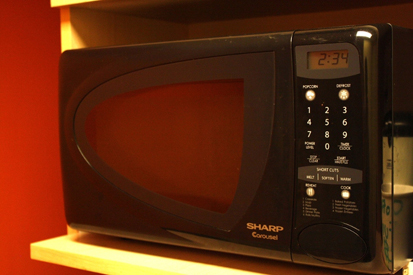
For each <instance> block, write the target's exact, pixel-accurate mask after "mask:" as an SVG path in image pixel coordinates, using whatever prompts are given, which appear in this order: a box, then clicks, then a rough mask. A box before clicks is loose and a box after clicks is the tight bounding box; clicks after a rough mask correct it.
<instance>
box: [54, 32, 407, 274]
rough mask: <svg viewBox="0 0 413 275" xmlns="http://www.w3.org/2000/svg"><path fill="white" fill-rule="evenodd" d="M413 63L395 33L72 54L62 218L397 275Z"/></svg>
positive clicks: (95, 228) (66, 77) (133, 234)
mask: <svg viewBox="0 0 413 275" xmlns="http://www.w3.org/2000/svg"><path fill="white" fill-rule="evenodd" d="M412 64H413V32H412V30H408V29H404V28H401V27H395V26H392V25H390V24H380V25H365V26H347V27H334V28H326V29H318V30H303V31H290V32H276V33H267V34H257V35H245V36H233V37H223V38H211V39H201V40H188V41H177V42H166V43H154V44H143V45H129V46H117V47H106V48H90V49H78V50H70V51H66V52H64V53H63V54H62V57H61V61H60V73H59V83H60V84H59V85H60V87H59V96H60V98H59V101H60V102H59V104H60V138H61V140H60V144H61V162H62V174H63V189H64V201H65V212H66V218H67V222H68V224H69V226H70V227H73V228H75V229H79V230H84V231H89V232H96V233H103V234H109V235H114V236H120V237H126V238H132V239H138V240H147V241H152V242H159V243H164V244H173V245H179V246H185V247H193V248H200V249H207V250H216V251H222V252H231V253H238V254H243V255H251V256H258V257H265V258H271V259H278V260H283V261H292V262H295V263H300V264H309V265H317V266H323V267H330V268H336V269H343V270H350V271H357V272H364V273H395V272H397V271H398V270H400V269H401V268H403V267H404V266H406V265H407V264H408V263H409V262H410V260H411V258H412V257H413V253H412V252H413V251H412V249H411V248H413V246H412V243H413V242H412V240H411V235H412V233H413V227H412V224H413V173H412V172H411V171H412V166H413V161H410V159H413V138H412V137H413V130H412V129H413V127H412V120H413V119H412V118H413V114H412V111H413V92H412V87H413V74H412V72H413V70H412ZM410 164H411V166H409V165H410Z"/></svg>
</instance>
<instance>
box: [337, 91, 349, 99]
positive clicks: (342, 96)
mask: <svg viewBox="0 0 413 275" xmlns="http://www.w3.org/2000/svg"><path fill="white" fill-rule="evenodd" d="M338 97H339V98H340V99H341V100H342V101H346V100H347V99H348V98H349V97H350V92H349V91H348V90H347V89H341V90H340V91H339V92H338Z"/></svg>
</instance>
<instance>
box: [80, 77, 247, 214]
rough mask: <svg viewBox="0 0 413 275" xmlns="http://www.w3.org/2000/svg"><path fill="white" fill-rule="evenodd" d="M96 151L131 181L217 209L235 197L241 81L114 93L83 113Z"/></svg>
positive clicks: (241, 115) (241, 112)
mask: <svg viewBox="0 0 413 275" xmlns="http://www.w3.org/2000/svg"><path fill="white" fill-rule="evenodd" d="M85 130H86V136H87V139H88V142H89V144H90V145H91V147H92V148H93V149H94V151H95V152H96V154H97V155H98V156H99V158H101V159H102V160H103V161H104V162H105V163H107V164H108V165H109V166H110V167H111V168H113V169H114V170H115V171H116V172H117V173H119V174H121V175H122V176H123V177H126V178H127V179H129V180H130V181H132V182H134V183H136V184H137V185H139V186H141V187H143V188H145V189H147V190H150V191H152V192H155V193H157V194H159V195H162V196H165V197H168V198H170V199H173V200H175V201H179V202H182V203H184V204H188V205H191V206H195V207H199V208H202V209H205V210H209V211H214V212H219V213H225V212H226V211H227V210H228V208H229V207H230V205H231V204H232V201H233V199H234V197H235V192H236V190H237V187H238V181H239V176H240V170H241V159H242V148H243V133H244V82H243V80H242V79H228V80H225V79H224V80H213V81H200V82H188V83H178V84H170V85H163V86H157V87H149V88H143V89H139V90H135V91H130V92H126V93H121V94H118V95H116V96H114V97H111V98H109V99H107V100H105V101H103V102H101V103H99V104H98V105H97V106H95V107H94V108H93V109H92V110H91V112H90V113H89V114H88V116H87V119H86V123H85Z"/></svg>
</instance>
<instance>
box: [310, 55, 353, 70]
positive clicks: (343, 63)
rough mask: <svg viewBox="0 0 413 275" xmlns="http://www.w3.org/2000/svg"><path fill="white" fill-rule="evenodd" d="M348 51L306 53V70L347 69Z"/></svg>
mask: <svg viewBox="0 0 413 275" xmlns="http://www.w3.org/2000/svg"><path fill="white" fill-rule="evenodd" d="M348 60H349V56H348V50H334V51H321V52H309V53H307V69H309V70H323V69H343V68H348V65H349V64H348Z"/></svg>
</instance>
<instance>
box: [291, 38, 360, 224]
mask: <svg viewBox="0 0 413 275" xmlns="http://www.w3.org/2000/svg"><path fill="white" fill-rule="evenodd" d="M295 62H296V63H295V66H296V67H295V68H296V76H295V108H296V109H295V116H296V117H295V121H296V125H295V136H296V156H295V158H296V165H295V166H296V179H295V224H294V227H295V228H296V229H297V228H305V227H307V226H310V225H314V224H319V223H335V224H346V225H349V226H351V227H352V228H355V229H357V230H362V227H363V205H364V203H365V189H366V188H365V186H364V183H363V170H362V169H363V159H362V158H363V154H362V152H363V119H364V112H363V107H364V104H363V100H364V95H363V85H362V84H361V81H362V79H361V74H360V65H359V54H358V51H357V49H356V48H355V46H353V45H352V44H349V43H336V44H317V45H307V46H296V47H295Z"/></svg>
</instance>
